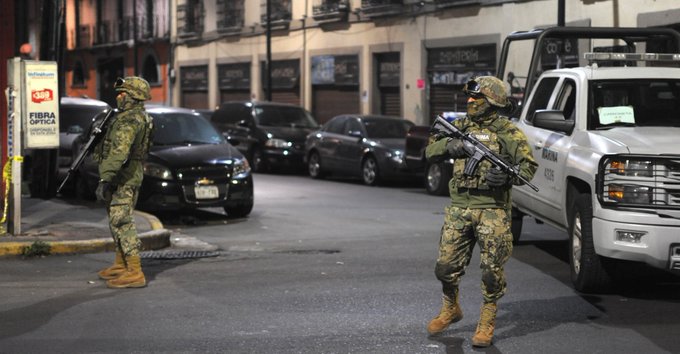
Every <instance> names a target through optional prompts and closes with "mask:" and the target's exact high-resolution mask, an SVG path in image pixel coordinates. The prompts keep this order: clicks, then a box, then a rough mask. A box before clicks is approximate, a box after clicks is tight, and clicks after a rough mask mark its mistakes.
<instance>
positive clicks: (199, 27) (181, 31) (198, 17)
mask: <svg viewBox="0 0 680 354" xmlns="http://www.w3.org/2000/svg"><path fill="white" fill-rule="evenodd" d="M202 4H203V3H202V2H201V1H197V2H189V3H186V4H184V5H177V33H178V35H179V36H180V37H182V38H189V37H198V36H200V35H201V34H202V33H203V19H204V17H205V11H204V9H203V5H202Z"/></svg>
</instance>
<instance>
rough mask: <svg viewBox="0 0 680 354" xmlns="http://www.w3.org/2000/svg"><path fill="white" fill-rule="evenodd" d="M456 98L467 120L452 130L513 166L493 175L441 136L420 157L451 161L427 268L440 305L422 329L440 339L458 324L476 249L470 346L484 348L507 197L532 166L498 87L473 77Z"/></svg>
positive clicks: (499, 282) (491, 323) (504, 251)
mask: <svg viewBox="0 0 680 354" xmlns="http://www.w3.org/2000/svg"><path fill="white" fill-rule="evenodd" d="M463 91H464V92H465V94H466V95H467V96H468V101H467V116H466V117H465V118H461V119H459V120H456V121H454V122H453V123H452V125H453V126H454V127H455V128H457V129H458V130H460V131H461V132H463V133H465V134H467V135H468V136H470V137H473V138H475V139H474V140H475V141H476V142H478V143H482V144H483V145H484V146H485V147H486V148H488V150H491V152H493V153H495V155H496V156H497V157H500V158H501V159H502V161H505V162H507V165H509V166H514V170H513V169H506V170H502V169H499V168H496V167H494V165H495V164H494V163H492V162H491V161H490V160H489V159H488V158H486V159H480V158H479V157H476V156H475V155H476V153H475V152H476V151H477V152H479V151H480V150H479V149H477V150H476V149H475V147H474V146H473V145H471V144H470V142H469V141H467V140H465V139H461V138H460V137H455V135H451V134H447V133H446V132H443V134H437V135H436V137H435V140H434V141H433V142H432V143H430V144H429V145H428V146H427V148H426V156H427V158H428V159H430V160H433V161H436V160H439V159H446V158H454V159H456V160H455V162H454V167H453V178H452V179H451V181H450V182H449V192H450V195H451V205H450V206H448V207H447V208H446V216H445V220H444V226H443V227H442V233H441V238H440V241H439V256H438V258H437V263H436V266H435V275H436V276H437V279H439V280H440V281H441V283H442V290H443V305H442V308H441V310H440V312H439V314H438V315H437V316H436V317H434V318H433V319H432V320H431V321H430V323H429V324H428V326H427V330H428V332H429V333H430V334H431V335H436V334H440V333H441V332H443V331H444V330H445V329H446V328H447V327H448V326H449V325H450V324H451V323H454V322H457V321H459V320H461V319H462V318H463V312H462V311H461V308H460V304H459V294H458V285H459V284H460V280H461V277H462V276H463V274H465V268H466V266H467V265H468V264H469V263H470V257H471V256H472V251H473V248H474V246H475V243H477V244H478V245H479V248H480V255H481V269H482V295H483V297H484V302H483V304H482V307H481V313H480V318H479V322H478V324H477V329H476V331H475V334H474V336H473V338H472V344H473V345H474V346H477V347H487V346H489V345H491V341H492V338H493V331H494V327H495V318H496V311H497V306H496V302H497V301H498V299H500V298H501V297H502V296H503V295H504V293H505V289H506V283H505V276H504V274H503V265H504V264H505V262H506V261H507V260H508V259H509V258H510V255H511V252H512V232H511V228H510V222H511V210H512V206H511V199H510V190H511V187H512V185H513V184H514V185H521V184H525V183H527V182H528V181H530V180H531V179H532V177H533V175H534V173H535V172H536V169H537V164H536V162H535V160H534V158H533V155H532V152H531V149H530V147H529V145H528V143H527V138H526V136H525V135H524V134H523V133H522V132H521V131H520V130H519V129H517V127H515V125H514V124H513V123H511V122H510V121H509V120H508V119H507V118H506V117H503V116H501V115H500V114H499V113H498V110H499V109H501V108H504V107H506V106H508V104H509V102H508V98H507V91H506V88H505V86H504V84H503V82H502V81H501V80H499V79H498V78H496V77H493V76H481V77H478V78H476V79H474V80H470V81H469V82H468V83H467V84H466V85H465V87H464V89H463ZM435 127H436V126H435ZM466 167H467V168H466ZM470 167H473V168H470Z"/></svg>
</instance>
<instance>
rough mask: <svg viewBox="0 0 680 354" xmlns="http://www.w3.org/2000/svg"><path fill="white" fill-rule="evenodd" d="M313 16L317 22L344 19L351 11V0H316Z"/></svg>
mask: <svg viewBox="0 0 680 354" xmlns="http://www.w3.org/2000/svg"><path fill="white" fill-rule="evenodd" d="M312 10H313V13H312V17H313V18H314V20H315V21H317V22H322V21H326V22H330V21H342V20H345V19H347V15H348V13H349V0H314V4H313V6H312Z"/></svg>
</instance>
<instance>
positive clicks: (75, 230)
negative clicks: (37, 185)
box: [0, 197, 170, 257]
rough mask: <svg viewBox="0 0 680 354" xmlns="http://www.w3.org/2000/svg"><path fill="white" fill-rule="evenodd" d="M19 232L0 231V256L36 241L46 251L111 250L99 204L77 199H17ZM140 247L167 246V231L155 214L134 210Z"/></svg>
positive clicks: (112, 246)
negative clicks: (12, 233) (41, 243)
mask: <svg viewBox="0 0 680 354" xmlns="http://www.w3.org/2000/svg"><path fill="white" fill-rule="evenodd" d="M21 204H22V205H21V234H20V235H9V234H4V235H0V257H3V256H16V255H21V254H22V251H23V250H24V248H25V247H30V246H31V245H32V244H34V243H35V242H36V241H43V242H45V243H47V244H49V245H50V254H70V253H95V252H113V251H114V250H115V247H114V244H113V239H112V238H111V232H110V231H109V225H108V217H107V215H106V209H105V208H104V205H103V204H98V203H96V202H84V201H80V200H64V199H58V198H54V199H49V200H44V199H38V198H27V197H24V198H22V200H21ZM134 218H135V225H136V226H137V233H138V234H139V238H140V240H141V241H142V249H143V250H156V249H161V248H165V247H168V246H170V231H169V230H166V229H165V228H164V227H163V224H162V223H161V222H160V220H158V218H156V217H155V216H153V215H151V214H148V213H145V212H141V211H137V210H135V212H134Z"/></svg>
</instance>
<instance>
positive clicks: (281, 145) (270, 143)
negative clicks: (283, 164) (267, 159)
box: [264, 139, 293, 149]
mask: <svg viewBox="0 0 680 354" xmlns="http://www.w3.org/2000/svg"><path fill="white" fill-rule="evenodd" d="M264 146H266V147H270V148H275V149H287V148H289V147H291V146H293V143H291V142H289V141H285V140H283V139H268V140H267V142H265V143H264Z"/></svg>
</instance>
